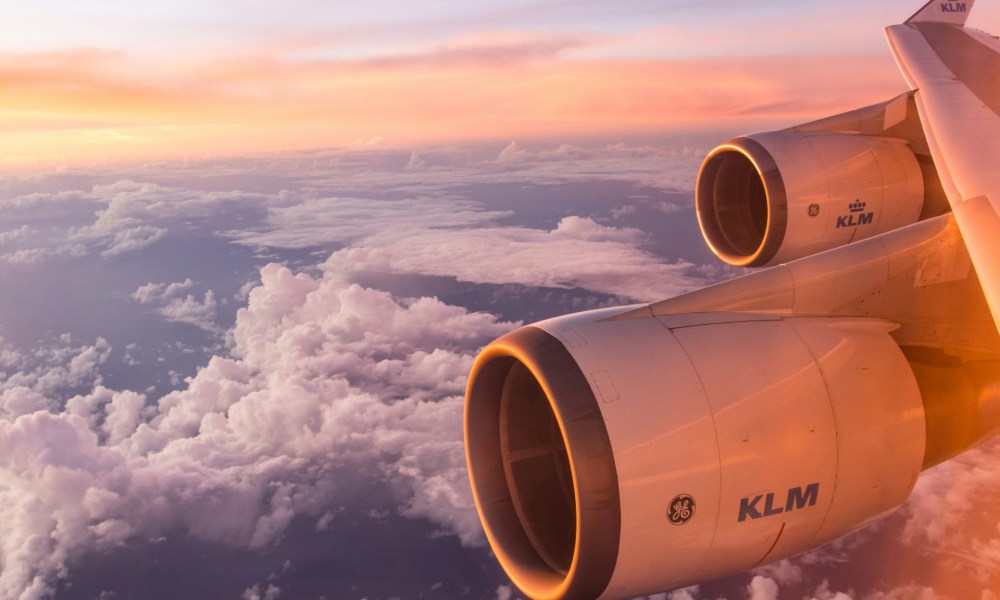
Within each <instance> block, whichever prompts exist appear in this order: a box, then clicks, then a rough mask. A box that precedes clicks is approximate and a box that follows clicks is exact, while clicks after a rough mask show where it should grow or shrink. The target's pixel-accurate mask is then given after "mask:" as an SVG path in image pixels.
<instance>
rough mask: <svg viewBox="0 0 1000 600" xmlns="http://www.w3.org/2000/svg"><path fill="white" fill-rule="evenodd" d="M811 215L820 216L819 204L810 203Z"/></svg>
mask: <svg viewBox="0 0 1000 600" xmlns="http://www.w3.org/2000/svg"><path fill="white" fill-rule="evenodd" d="M809 216H810V217H818V216H819V204H810V205H809Z"/></svg>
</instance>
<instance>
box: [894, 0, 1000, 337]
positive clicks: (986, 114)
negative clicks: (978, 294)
mask: <svg viewBox="0 0 1000 600" xmlns="http://www.w3.org/2000/svg"><path fill="white" fill-rule="evenodd" d="M970 4H971V3H970ZM926 8H927V7H925V9H926ZM919 14H920V13H918V15H919ZM962 22H963V23H964V20H963V21H962ZM886 33H887V35H888V37H889V43H890V46H891V47H892V50H893V53H894V54H895V56H896V61H897V62H898V63H899V66H900V69H901V70H902V72H903V75H904V76H905V77H906V79H907V82H908V83H909V85H910V87H911V88H912V89H914V90H916V95H915V99H916V102H917V109H918V110H919V113H920V120H921V123H922V124H923V127H924V133H925V135H926V136H927V141H928V145H929V146H930V150H931V154H932V155H933V157H934V163H935V165H936V166H937V169H938V174H939V175H940V177H941V183H942V185H943V186H944V189H945V192H946V193H947V195H948V201H949V202H950V204H951V207H952V211H953V212H954V214H955V218H956V220H957V221H958V225H959V229H960V230H961V232H962V236H963V238H964V239H965V240H966V244H967V246H968V250H969V254H970V256H971V257H972V261H973V264H974V265H975V268H976V272H977V274H978V275H979V278H980V281H981V283H982V285H983V291H984V292H985V294H986V298H987V301H988V302H989V305H990V310H991V311H992V313H993V319H994V321H995V322H996V323H997V325H998V327H1000V168H998V157H1000V81H998V80H1000V50H998V47H997V45H996V44H995V42H994V41H993V40H992V38H990V39H989V40H987V39H984V38H983V37H982V36H981V34H978V33H974V32H970V31H968V30H966V29H964V28H962V27H956V26H955V25H943V24H941V23H940V22H934V23H931V22H926V21H918V22H914V23H910V24H904V25H896V26H893V27H889V28H888V29H887V30H886Z"/></svg>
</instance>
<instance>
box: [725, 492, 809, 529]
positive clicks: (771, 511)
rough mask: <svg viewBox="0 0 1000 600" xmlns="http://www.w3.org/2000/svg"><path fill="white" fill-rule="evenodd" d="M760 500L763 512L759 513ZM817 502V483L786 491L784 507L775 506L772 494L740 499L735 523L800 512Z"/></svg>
mask: <svg viewBox="0 0 1000 600" xmlns="http://www.w3.org/2000/svg"><path fill="white" fill-rule="evenodd" d="M761 500H764V512H761V510H760V507H759V506H758V505H759V504H760V501H761ZM817 500H819V483H810V484H809V485H807V486H806V487H805V488H802V487H794V488H790V489H789V490H788V495H787V496H786V498H785V504H784V506H782V505H780V504H779V505H777V506H775V504H774V492H768V493H767V494H766V495H757V496H754V497H753V498H752V499H751V498H741V499H740V514H739V518H738V519H737V521H738V522H740V523H742V522H744V521H746V520H747V519H759V518H761V517H772V516H774V515H780V514H781V513H784V512H790V511H793V510H800V509H803V508H806V507H809V506H816V501H817Z"/></svg>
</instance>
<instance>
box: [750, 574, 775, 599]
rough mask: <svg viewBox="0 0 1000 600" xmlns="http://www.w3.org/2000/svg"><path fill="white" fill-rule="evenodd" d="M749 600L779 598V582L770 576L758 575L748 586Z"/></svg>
mask: <svg viewBox="0 0 1000 600" xmlns="http://www.w3.org/2000/svg"><path fill="white" fill-rule="evenodd" d="M747 594H749V596H748V600H778V584H777V583H775V582H774V580H773V579H771V578H769V577H764V576H763V575H756V576H754V578H753V579H752V580H750V585H748V586H747Z"/></svg>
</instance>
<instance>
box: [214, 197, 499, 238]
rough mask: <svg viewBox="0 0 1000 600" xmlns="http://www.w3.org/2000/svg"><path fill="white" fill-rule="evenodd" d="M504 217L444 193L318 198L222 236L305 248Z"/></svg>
mask: <svg viewBox="0 0 1000 600" xmlns="http://www.w3.org/2000/svg"><path fill="white" fill-rule="evenodd" d="M509 214H510V213H508V212H504V211H488V210H483V208H482V207H481V205H479V204H478V203H476V202H472V201H469V200H465V199H462V198H456V197H455V196H453V195H448V194H439V195H437V196H436V197H417V198H412V199H404V200H378V199H372V198H343V197H322V198H310V199H303V200H302V201H301V202H298V203H295V204H291V205H289V206H281V207H274V208H272V209H271V210H270V211H269V214H268V217H267V221H266V224H265V225H264V226H263V227H262V229H264V230H263V231H260V232H253V231H249V232H248V231H233V232H230V233H228V234H227V235H228V237H230V238H231V239H233V240H235V241H237V242H239V243H242V244H247V245H254V246H268V247H274V248H308V247H310V246H329V245H333V244H336V243H344V242H355V241H357V240H360V239H363V238H365V237H366V236H370V235H375V234H377V233H379V232H382V231H386V230H396V229H410V228H415V227H416V228H439V229H444V228H471V227H475V226H479V225H482V224H484V223H489V222H491V221H494V220H496V219H498V218H501V217H504V216H508V215H509Z"/></svg>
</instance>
